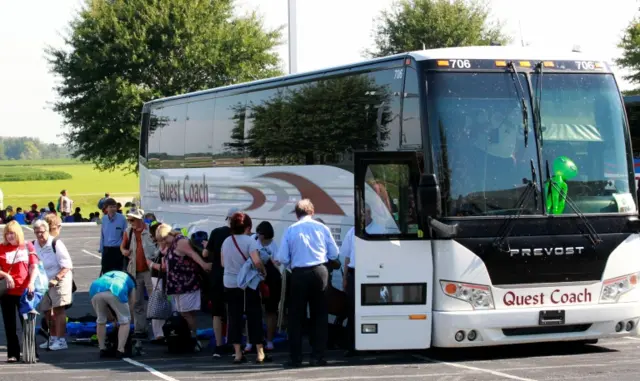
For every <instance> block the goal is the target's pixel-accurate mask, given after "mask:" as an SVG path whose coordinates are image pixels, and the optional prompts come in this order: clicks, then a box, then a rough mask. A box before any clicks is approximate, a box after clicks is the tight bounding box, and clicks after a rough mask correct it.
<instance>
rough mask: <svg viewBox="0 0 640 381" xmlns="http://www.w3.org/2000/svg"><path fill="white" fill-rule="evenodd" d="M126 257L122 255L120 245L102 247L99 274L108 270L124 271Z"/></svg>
mask: <svg viewBox="0 0 640 381" xmlns="http://www.w3.org/2000/svg"><path fill="white" fill-rule="evenodd" d="M126 259H127V258H126V257H125V256H124V255H122V252H121V251H120V246H105V247H103V248H102V259H101V261H100V265H101V266H100V267H102V269H101V272H100V275H102V274H105V273H108V272H109V271H126V269H127V265H126Z"/></svg>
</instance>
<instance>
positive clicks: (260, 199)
mask: <svg viewBox="0 0 640 381" xmlns="http://www.w3.org/2000/svg"><path fill="white" fill-rule="evenodd" d="M236 188H238V189H242V190H243V191H245V192H247V193H249V194H250V195H251V197H253V202H252V203H251V205H249V206H248V207H246V208H245V209H244V210H255V209H258V208H260V207H261V206H262V205H264V203H265V202H267V196H265V195H264V193H262V191H260V190H259V189H256V188H252V187H246V186H238V187H236Z"/></svg>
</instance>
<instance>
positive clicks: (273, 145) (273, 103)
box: [234, 89, 292, 165]
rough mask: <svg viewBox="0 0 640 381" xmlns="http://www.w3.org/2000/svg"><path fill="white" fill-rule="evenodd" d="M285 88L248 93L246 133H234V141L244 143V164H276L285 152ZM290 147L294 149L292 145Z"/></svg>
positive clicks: (245, 120) (245, 121)
mask: <svg viewBox="0 0 640 381" xmlns="http://www.w3.org/2000/svg"><path fill="white" fill-rule="evenodd" d="M282 92H283V90H282V89H270V90H263V91H256V92H253V93H249V94H247V103H246V108H245V119H244V134H235V135H234V141H235V143H236V144H238V145H240V144H241V145H243V147H244V150H245V153H246V160H245V165H277V164H279V163H281V162H282V160H281V159H282V157H281V156H282V155H280V153H281V152H286V151H287V149H286V147H285V144H286V142H287V139H283V138H282V136H280V135H279V134H280V133H281V132H282V109H283V102H282V99H283V97H282V96H281V95H279V94H281V93H282ZM288 151H292V150H291V149H289V150H288Z"/></svg>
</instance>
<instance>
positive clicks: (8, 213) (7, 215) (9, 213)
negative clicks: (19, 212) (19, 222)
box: [3, 205, 13, 224]
mask: <svg viewBox="0 0 640 381" xmlns="http://www.w3.org/2000/svg"><path fill="white" fill-rule="evenodd" d="M11 221H13V206H11V205H7V208H6V209H5V210H4V218H3V222H4V223H5V224H8V223H9V222H11Z"/></svg>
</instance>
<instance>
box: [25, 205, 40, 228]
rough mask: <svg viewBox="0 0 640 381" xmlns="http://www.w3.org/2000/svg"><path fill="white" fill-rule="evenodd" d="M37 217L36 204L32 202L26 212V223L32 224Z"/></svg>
mask: <svg viewBox="0 0 640 381" xmlns="http://www.w3.org/2000/svg"><path fill="white" fill-rule="evenodd" d="M37 218H38V205H37V204H32V205H31V210H30V211H28V212H27V224H32V223H33V222H34V221H35V220H36V219H37Z"/></svg>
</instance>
